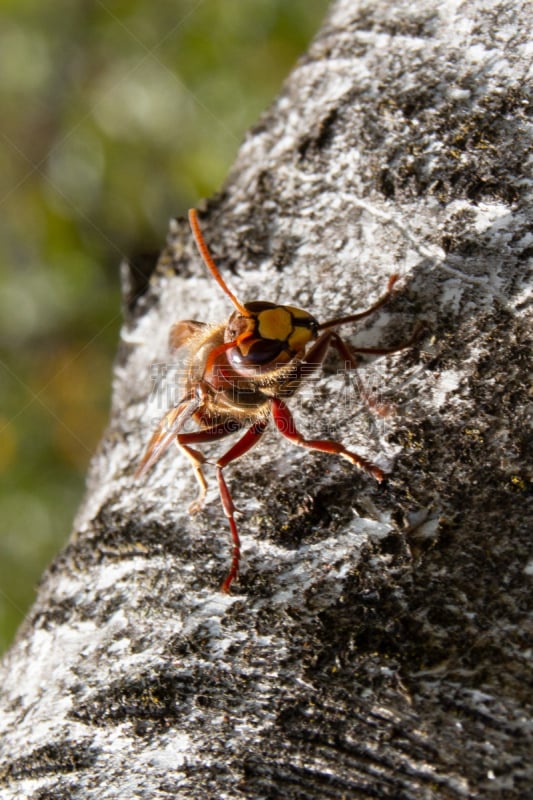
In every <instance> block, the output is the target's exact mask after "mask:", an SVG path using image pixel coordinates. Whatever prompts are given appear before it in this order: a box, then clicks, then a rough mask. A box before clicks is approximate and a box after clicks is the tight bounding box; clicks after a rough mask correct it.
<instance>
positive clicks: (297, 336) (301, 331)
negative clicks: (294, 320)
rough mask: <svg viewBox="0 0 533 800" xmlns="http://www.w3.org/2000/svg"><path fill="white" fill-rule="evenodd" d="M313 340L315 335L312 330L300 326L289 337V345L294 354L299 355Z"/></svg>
mask: <svg viewBox="0 0 533 800" xmlns="http://www.w3.org/2000/svg"><path fill="white" fill-rule="evenodd" d="M312 338H313V334H312V332H311V330H310V329H309V328H304V327H303V326H300V325H299V326H297V327H295V328H294V330H293V332H292V333H291V335H290V336H289V338H288V344H289V347H290V348H291V350H293V352H295V353H299V352H300V350H303V349H304V347H305V345H306V344H307V342H310V341H311V339H312Z"/></svg>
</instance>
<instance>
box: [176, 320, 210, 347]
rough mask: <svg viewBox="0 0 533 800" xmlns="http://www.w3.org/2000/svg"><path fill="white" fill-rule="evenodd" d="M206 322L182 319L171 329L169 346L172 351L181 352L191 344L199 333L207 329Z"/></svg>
mask: <svg viewBox="0 0 533 800" xmlns="http://www.w3.org/2000/svg"><path fill="white" fill-rule="evenodd" d="M205 327H206V324H205V322H197V321H196V320H195V319H182V320H180V322H176V323H175V324H174V325H173V326H172V327H171V329H170V334H169V337H168V344H169V347H170V349H171V350H174V351H176V350H179V348H180V347H184V346H185V345H187V344H188V343H189V341H190V340H191V339H192V337H193V336H195V334H197V333H198V331H201V330H202V328H205Z"/></svg>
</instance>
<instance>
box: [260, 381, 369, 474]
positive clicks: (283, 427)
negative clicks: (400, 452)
mask: <svg viewBox="0 0 533 800" xmlns="http://www.w3.org/2000/svg"><path fill="white" fill-rule="evenodd" d="M272 417H273V418H274V422H275V423H276V426H277V428H278V430H279V431H280V433H282V434H283V436H286V437H287V439H290V441H291V442H293V443H294V444H297V445H299V446H300V447H309V448H310V449H311V450H320V451H321V452H322V453H332V454H333V455H338V456H342V457H343V458H346V459H347V460H348V461H350V463H352V464H355V466H356V467H359V468H360V469H364V470H365V471H366V472H368V473H369V474H370V475H373V476H374V478H375V479H376V480H377V481H382V480H383V477H384V475H383V471H382V470H381V469H380V468H379V467H377V466H376V465H375V464H372V462H371V461H367V459H366V458H363V456H360V455H358V454H357V453H354V452H353V451H351V450H347V449H346V448H345V447H344V445H342V444H340V442H334V441H331V440H330V439H305V438H304V436H302V434H301V433H300V431H299V430H298V429H297V428H296V424H295V422H294V418H293V416H292V414H291V412H290V411H289V409H288V408H287V406H286V405H285V403H284V402H283V400H280V399H279V398H278V397H273V398H272Z"/></svg>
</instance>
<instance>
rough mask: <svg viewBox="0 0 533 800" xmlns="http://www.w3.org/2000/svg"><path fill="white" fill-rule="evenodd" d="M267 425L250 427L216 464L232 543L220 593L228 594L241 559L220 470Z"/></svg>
mask: <svg viewBox="0 0 533 800" xmlns="http://www.w3.org/2000/svg"><path fill="white" fill-rule="evenodd" d="M267 425H268V420H261V421H260V422H255V423H254V424H253V425H252V427H251V428H249V429H248V430H247V431H246V433H245V434H244V436H243V437H242V439H239V441H238V442H237V443H236V444H234V445H233V447H232V448H231V449H230V450H228V452H227V453H225V454H224V455H223V456H221V457H220V458H219V459H218V461H217V463H216V470H217V478H218V489H219V492H220V499H221V501H222V508H223V509H224V513H225V515H226V517H227V518H228V522H229V526H230V530H231V538H232V542H233V550H232V557H231V567H230V571H229V572H228V575H227V577H226V578H225V580H224V582H223V584H222V586H221V587H220V589H221V591H223V592H226V593H228V592H229V590H230V586H231V584H232V583H233V581H234V580H235V578H236V577H237V575H238V574H239V562H240V558H241V542H240V539H239V533H238V531H237V524H236V522H235V511H236V508H235V505H234V503H233V498H232V496H231V494H230V491H229V489H228V484H227V483H226V480H225V478H224V475H223V473H222V470H223V469H224V467H226V466H227V465H228V464H229V463H230V462H231V461H235V459H237V458H240V457H241V456H242V455H244V454H245V453H246V452H248V450H250V448H251V447H253V446H254V444H256V443H257V442H258V441H259V439H260V438H261V436H262V435H263V433H264V431H265V429H266V427H267Z"/></svg>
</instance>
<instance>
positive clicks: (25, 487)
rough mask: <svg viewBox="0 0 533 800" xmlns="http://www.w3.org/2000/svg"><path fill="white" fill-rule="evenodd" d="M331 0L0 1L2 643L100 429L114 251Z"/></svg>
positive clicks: (54, 543) (150, 223) (277, 70)
mask: <svg viewBox="0 0 533 800" xmlns="http://www.w3.org/2000/svg"><path fill="white" fill-rule="evenodd" d="M328 5H329V3H328V0H290V1H289V0H203V1H202V0H159V2H157V3H148V2H142V0H137V1H136V0H116V2H113V1H112V0H105V2H99V0H54V2H52V3H42V2H39V0H0V108H1V121H0V131H1V147H0V160H1V163H0V205H1V213H0V398H1V404H0V480H1V484H0V650H3V649H5V647H6V646H7V645H8V644H9V642H10V641H11V639H12V637H13V635H14V632H15V630H16V628H17V626H18V625H19V623H20V621H21V619H22V617H23V615H24V613H25V612H26V610H27V609H28V607H29V605H30V604H31V602H32V599H33V597H34V592H35V587H36V585H37V582H38V580H39V575H40V574H41V572H42V570H43V568H44V567H45V565H46V564H47V563H48V562H49V561H50V559H51V558H52V557H53V555H54V553H55V552H57V550H58V549H59V548H60V547H61V545H62V544H63V543H64V542H65V541H66V539H67V536H68V534H69V531H70V527H71V522H72V518H73V515H74V513H75V511H76V508H77V505H78V503H79V502H80V499H81V496H82V493H83V486H84V475H85V471H86V468H87V464H88V461H89V458H90V457H91V454H92V453H93V451H94V448H95V446H96V444H97V442H98V439H99V437H100V435H101V433H102V431H103V429H104V427H105V424H106V420H107V413H108V403H109V391H110V379H111V368H112V360H113V356H114V351H115V347H116V343H117V338H118V330H119V326H120V323H121V319H120V296H119V284H118V264H119V262H120V260H121V259H122V258H123V257H124V256H132V255H133V256H134V255H136V254H139V253H142V252H146V251H150V250H157V249H159V248H160V247H161V245H162V243H163V242H164V238H165V234H166V229H167V225H168V219H169V218H170V217H171V216H175V215H177V214H183V213H184V212H185V211H186V209H187V208H188V207H189V206H190V205H194V204H196V203H197V202H198V200H199V199H200V198H201V197H205V196H209V195H210V194H211V193H212V192H214V191H216V190H217V189H218V188H219V187H220V185H221V183H222V182H223V180H224V177H225V175H226V172H227V170H228V167H229V166H230V165H231V163H232V161H233V159H234V157H235V154H236V152H237V149H238V147H239V143H240V141H241V140H242V137H243V135H244V132H245V130H246V128H247V127H248V126H249V125H250V124H251V123H253V122H254V121H255V120H256V119H257V117H258V116H259V114H260V113H261V111H262V110H263V109H264V108H265V107H266V106H267V105H268V104H269V102H270V101H271V100H272V99H273V98H274V97H275V95H276V93H277V91H278V89H279V87H280V85H281V83H282V81H283V79H284V77H285V76H286V75H287V74H288V73H289V71H290V69H291V67H292V65H293V64H294V62H295V60H296V59H297V57H298V55H300V54H301V53H302V52H303V51H305V49H306V46H307V44H308V42H309V40H310V39H311V37H312V36H313V35H314V33H315V32H316V30H317V29H318V27H319V25H320V22H321V19H322V17H323V15H324V14H325V11H326V9H327V7H328Z"/></svg>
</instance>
